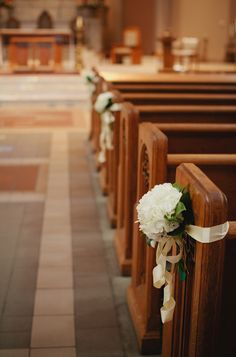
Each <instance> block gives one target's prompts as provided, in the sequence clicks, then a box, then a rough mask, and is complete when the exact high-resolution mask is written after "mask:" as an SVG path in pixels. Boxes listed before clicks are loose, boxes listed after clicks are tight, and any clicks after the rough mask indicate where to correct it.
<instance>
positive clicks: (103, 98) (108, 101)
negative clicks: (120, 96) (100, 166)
mask: <svg viewBox="0 0 236 357" xmlns="http://www.w3.org/2000/svg"><path fill="white" fill-rule="evenodd" d="M94 109H95V110H96V112H97V113H99V114H100V118H101V132H100V153H99V156H98V160H99V162H101V163H104V162H105V161H106V150H111V149H112V148H113V123H114V121H115V117H114V115H113V112H115V111H119V110H120V104H119V103H115V98H114V94H113V93H112V92H104V93H101V94H99V95H98V96H97V99H96V102H95V104H94Z"/></svg>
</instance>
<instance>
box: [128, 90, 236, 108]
mask: <svg viewBox="0 0 236 357" xmlns="http://www.w3.org/2000/svg"><path fill="white" fill-rule="evenodd" d="M123 98H124V100H125V101H127V102H131V103H133V104H135V105H159V104H160V105H183V104H187V105H188V104H191V105H236V94H234V93H229V94H219V93H217V94H212V93H188V92H187V93H179V92H178V93H146V92H140V93H135V92H130V93H123Z"/></svg>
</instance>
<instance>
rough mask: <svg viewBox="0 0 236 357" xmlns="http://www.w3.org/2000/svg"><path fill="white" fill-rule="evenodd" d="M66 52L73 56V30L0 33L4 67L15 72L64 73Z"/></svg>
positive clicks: (20, 30)
mask: <svg viewBox="0 0 236 357" xmlns="http://www.w3.org/2000/svg"><path fill="white" fill-rule="evenodd" d="M65 48H67V49H68V48H69V56H73V37H72V33H71V31H70V30H69V29H68V30H67V29H65V30H63V29H23V28H22V29H1V30H0V66H4V65H5V64H6V63H7V65H8V67H9V70H11V71H13V72H17V71H23V72H40V71H42V72H47V71H49V72H50V71H52V72H57V71H60V70H61V69H62V62H63V51H64V49H65ZM67 52H68V51H67Z"/></svg>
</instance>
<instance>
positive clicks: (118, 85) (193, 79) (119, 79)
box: [101, 73, 236, 94]
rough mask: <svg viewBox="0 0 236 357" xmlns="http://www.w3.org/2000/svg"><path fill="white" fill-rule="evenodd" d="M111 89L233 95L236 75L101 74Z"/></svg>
mask: <svg viewBox="0 0 236 357" xmlns="http://www.w3.org/2000/svg"><path fill="white" fill-rule="evenodd" d="M101 75H102V76H103V77H104V78H105V79H106V80H107V81H109V82H110V83H112V85H113V87H114V88H115V89H117V90H120V91H121V92H122V93H125V92H134V91H135V92H149V93H215V94H216V93H219V94H223V93H225V94H226V93H234V94H235V85H236V75H232V74H216V73H215V74H214V73H212V74H199V73H194V74H189V73H188V74H186V73H182V74H179V73H169V74H164V73H157V74H149V75H145V74H141V73H132V74H130V73H129V74H127V73H123V74H122V73H102V74H101Z"/></svg>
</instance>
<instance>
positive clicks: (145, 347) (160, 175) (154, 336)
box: [128, 124, 236, 356]
mask: <svg viewBox="0 0 236 357" xmlns="http://www.w3.org/2000/svg"><path fill="white" fill-rule="evenodd" d="M160 136H162V139H164V136H165V135H164V134H163V133H162V132H161V131H160V130H159V128H158V125H153V124H142V125H141V127H140V133H139V151H138V152H139V154H138V184H137V202H138V201H139V199H140V198H141V197H142V196H143V194H144V193H145V192H147V191H148V190H149V189H151V188H152V187H153V186H154V185H156V184H160V183H163V182H174V181H175V170H176V167H177V166H178V165H180V164H181V163H183V162H190V163H191V162H193V163H194V164H196V165H198V166H199V167H200V168H201V169H202V170H203V171H204V173H206V174H207V175H208V176H209V177H210V178H211V179H212V180H213V181H214V182H216V184H218V186H219V187H220V189H222V191H223V192H225V193H226V195H227V197H228V200H229V201H228V202H229V216H228V218H229V219H231V215H230V212H234V210H235V209H236V203H235V201H234V195H235V192H234V191H235V189H234V187H233V185H232V182H235V178H236V154H198V155H195V154H169V153H168V149H167V147H166V145H165V143H164V141H163V140H162V139H161V140H160ZM166 144H167V143H166ZM180 183H182V182H180ZM202 189H204V185H203V187H202ZM206 197H207V196H206ZM219 211H220V210H217V212H215V213H214V215H215V217H218V214H221V213H220V212H219ZM197 212H198V211H197ZM201 213H202V210H201V209H199V212H198V214H199V215H200V216H201ZM133 217H134V218H133V222H135V221H136V219H137V217H136V212H135V214H134V215H133ZM196 223H197V224H198V225H200V223H199V222H198V221H196ZM220 223H222V222H219V224H220ZM215 224H217V222H213V224H212V225H215ZM205 225H206V226H207V225H208V222H206V224H205ZM209 225H211V224H210V223H209ZM154 266H155V250H154V249H153V248H151V247H148V246H147V244H146V241H145V239H144V238H143V236H142V235H141V233H140V231H139V228H138V225H137V224H136V223H134V226H133V258H132V278H131V285H130V287H129V289H128V305H129V309H130V313H131V317H132V320H133V323H134V327H135V330H136V334H137V339H138V342H139V346H140V350H141V352H142V353H143V354H152V353H160V351H161V348H162V325H161V320H160V307H161V305H162V290H159V289H155V288H154V287H153V282H152V270H153V268H154ZM212 266H213V267H214V266H215V263H214V261H213V265H212ZM167 345H168V344H167ZM173 356H175V355H174V354H173ZM176 356H177V355H176ZM179 356H182V355H179ZM183 356H184V355H183ZM186 356H188V355H186ZM189 356H192V355H189ZM193 356H195V355H194V354H193ZM199 356H200V355H199Z"/></svg>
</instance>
